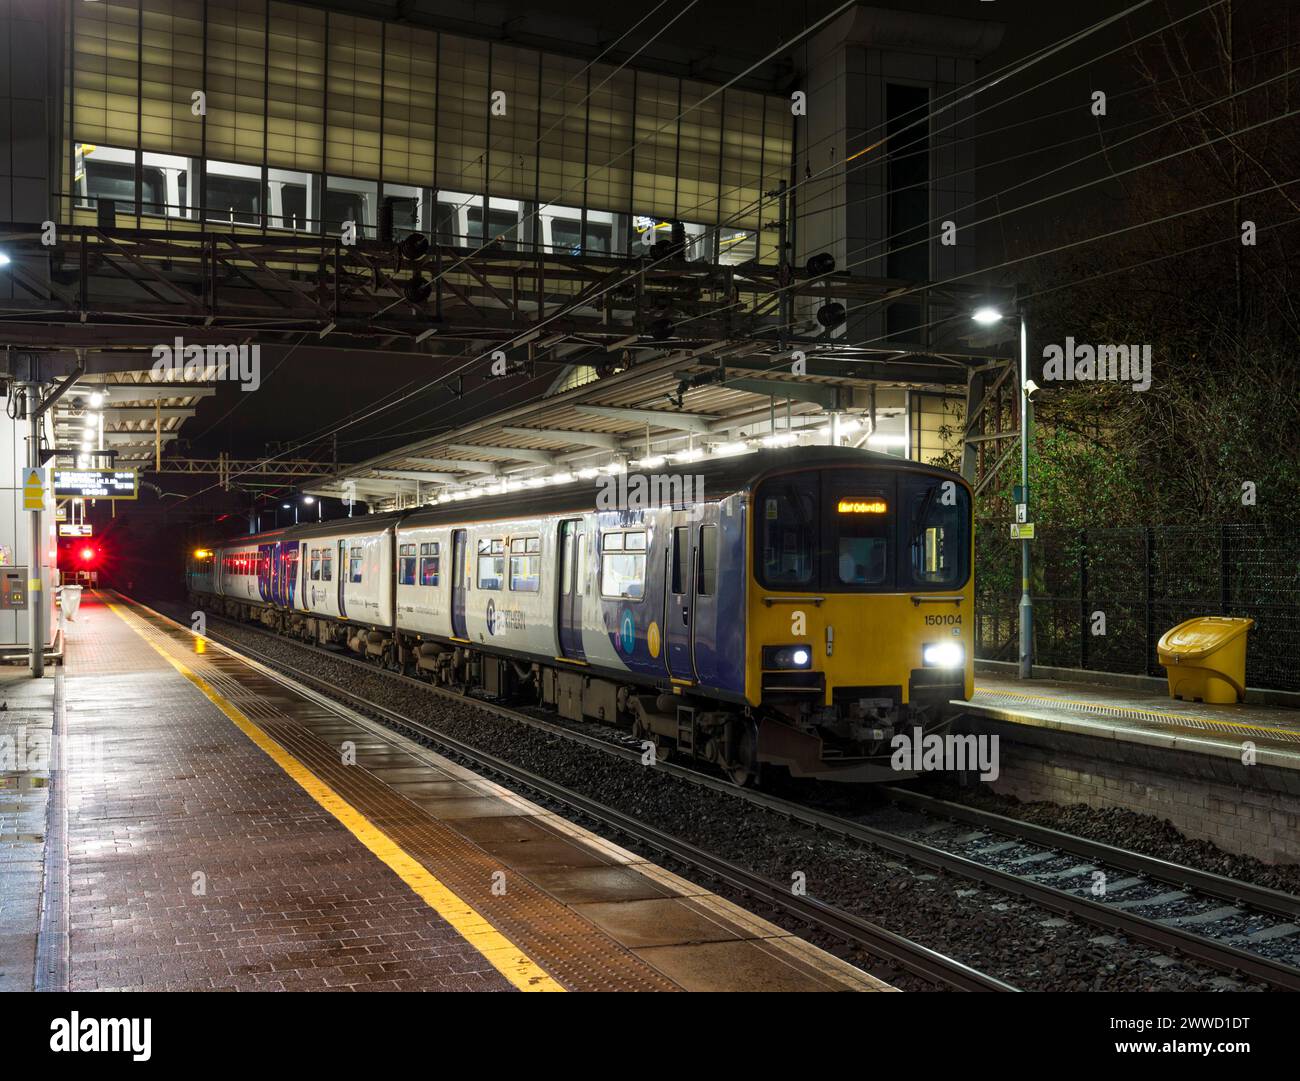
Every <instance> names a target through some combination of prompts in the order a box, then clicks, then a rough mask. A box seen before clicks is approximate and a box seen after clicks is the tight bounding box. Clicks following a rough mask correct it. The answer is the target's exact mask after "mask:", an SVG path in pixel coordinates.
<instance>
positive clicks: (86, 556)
mask: <svg viewBox="0 0 1300 1081" xmlns="http://www.w3.org/2000/svg"><path fill="white" fill-rule="evenodd" d="M94 558H95V549H93V548H83V549H82V550H81V562H83V563H89V562H90V561H91V560H92V559H94Z"/></svg>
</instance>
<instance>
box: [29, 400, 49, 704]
mask: <svg viewBox="0 0 1300 1081" xmlns="http://www.w3.org/2000/svg"><path fill="white" fill-rule="evenodd" d="M25 402H26V408H27V423H28V432H27V464H28V465H29V466H31V467H32V468H34V469H39V468H40V467H41V412H40V409H39V406H40V402H41V385H40V384H39V383H28V384H26V386H25ZM26 513H27V514H28V515H29V516H30V519H31V521H30V523H29V525H28V528H29V529H30V530H31V536H30V544H31V554H30V557H29V561H28V568H27V576H28V579H29V582H28V586H29V587H30V585H31V581H33V580H34V581H36V582H37V583H39V585H40V586H41V587H43V586H44V583H43V582H42V581H41V579H42V577H43V575H42V574H41V552H42V551H43V548H42V545H43V544H44V543H45V540H44V537H43V536H42V535H41V534H42V530H41V526H42V524H43V519H44V517H45V512H44V511H42V510H33V511H27V512H26ZM52 580H53V577H52V576H51V581H52ZM46 603H47V602H46V600H45V591H44V589H43V588H38V589H35V590H33V589H31V588H28V590H27V610H28V612H29V616H28V635H29V638H30V642H31V670H32V678H33V679H40V678H41V677H42V676H44V675H45V620H44V614H45V605H46Z"/></svg>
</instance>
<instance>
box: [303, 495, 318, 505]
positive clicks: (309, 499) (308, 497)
mask: <svg viewBox="0 0 1300 1081" xmlns="http://www.w3.org/2000/svg"><path fill="white" fill-rule="evenodd" d="M302 501H303V502H304V503H306V504H307V506H309V507H310V506H311V505H312V504H313V503H315V502H316V497H315V496H314V495H305V496H303V497H302Z"/></svg>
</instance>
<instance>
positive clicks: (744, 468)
mask: <svg viewBox="0 0 1300 1081" xmlns="http://www.w3.org/2000/svg"><path fill="white" fill-rule="evenodd" d="M869 465H876V466H884V467H887V468H889V469H893V470H897V471H899V472H909V473H928V474H935V473H941V474H943V475H945V476H951V477H953V478H955V479H957V480H959V481H960V480H961V478H960V477H958V476H957V474H955V473H951V472H950V471H949V470H946V469H943V468H941V467H940V466H934V465H926V464H925V463H923V462H914V461H912V460H911V459H908V458H896V457H894V456H893V455H890V454H880V453H878V452H876V451H872V450H864V449H861V448H858V447H826V446H817V447H779V448H765V449H763V450H757V451H753V452H751V453H749V454H737V455H734V456H731V457H726V458H715V459H711V460H707V461H699V462H690V463H680V464H677V465H672V466H668V465H665V466H660V467H659V470H658V471H655V470H645V471H644V472H645V473H648V474H652V475H653V474H655V473H656V472H658V475H660V476H665V477H671V476H680V475H687V474H689V475H690V476H692V477H699V478H700V483H701V485H702V490H701V491H699V492H693V494H694V496H695V498H696V499H697V500H701V501H705V502H717V501H718V500H720V499H725V498H727V497H728V496H730V495H734V494H735V493H737V492H743V491H747V490H749V489H750V488H752V487H753V486H754V485H755V484H757V483H758V482H759V481H761V480H762V479H763V478H764V477H766V476H768V475H769V474H771V473H774V472H778V471H785V470H788V469H792V468H793V469H815V468H817V467H819V466H821V467H833V466H869ZM608 476H609V475H605V479H608ZM599 483H600V478H592V479H590V480H588V479H583V480H574V481H573V482H572V483H569V484H559V485H551V486H547V487H545V488H525V489H523V490H521V491H514V492H502V493H498V494H496V495H485V496H479V497H477V498H475V499H474V500H472V501H465V500H457V501H454V502H451V503H441V504H438V505H437V506H426V507H420V508H415V509H411V510H399V511H386V512H385V513H383V514H364V515H358V516H357V517H355V518H335V519H333V520H331V521H327V522H310V523H304V524H302V525H295V526H285V527H282V528H280V529H275V530H270V531H267V532H263V533H254V534H250V535H248V536H246V537H231V538H228V539H226V540H224V541H218V542H216V543H215V544H214V545H213V547H218V548H230V547H236V546H242V545H250V544H261V543H267V542H270V541H275V540H280V539H293V540H299V539H309V538H311V537H323V536H334V537H337V536H349V535H353V534H359V533H370V532H373V531H374V530H375V528H376V527H382V526H386V525H388V524H390V523H392V522H397V521H401V522H402V523H403V524H404V525H408V526H422V525H441V524H445V523H455V522H464V521H465V520H466V519H471V520H473V519H485V520H491V519H497V518H529V517H533V516H537V517H542V516H545V515H549V514H561V513H565V512H569V511H572V512H583V511H589V510H592V509H593V508H594V507H595V505H596V500H595V492H594V488H595V486H596V485H597V484H599Z"/></svg>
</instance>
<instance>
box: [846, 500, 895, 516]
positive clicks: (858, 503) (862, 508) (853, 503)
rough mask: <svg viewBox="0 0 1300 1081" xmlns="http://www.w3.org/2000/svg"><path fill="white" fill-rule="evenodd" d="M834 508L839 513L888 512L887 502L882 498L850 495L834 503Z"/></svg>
mask: <svg viewBox="0 0 1300 1081" xmlns="http://www.w3.org/2000/svg"><path fill="white" fill-rule="evenodd" d="M835 509H836V510H837V511H839V513H840V514H887V513H889V504H888V503H886V502H885V501H884V500H883V499H868V498H866V497H858V496H850V497H848V498H846V499H841V500H840V501H839V503H838V504H836V507H835Z"/></svg>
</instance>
